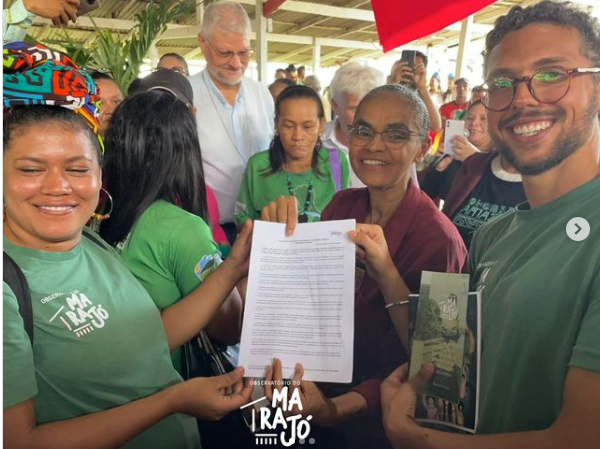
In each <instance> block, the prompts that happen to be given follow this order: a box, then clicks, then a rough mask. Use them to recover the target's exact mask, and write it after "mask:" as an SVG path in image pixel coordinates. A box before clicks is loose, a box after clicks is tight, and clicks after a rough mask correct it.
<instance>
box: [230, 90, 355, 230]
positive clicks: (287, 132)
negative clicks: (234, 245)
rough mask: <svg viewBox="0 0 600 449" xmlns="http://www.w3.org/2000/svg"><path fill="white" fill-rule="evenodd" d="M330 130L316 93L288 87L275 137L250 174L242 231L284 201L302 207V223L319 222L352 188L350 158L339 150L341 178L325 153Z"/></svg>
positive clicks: (239, 217) (239, 213) (240, 209)
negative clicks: (288, 199)
mask: <svg viewBox="0 0 600 449" xmlns="http://www.w3.org/2000/svg"><path fill="white" fill-rule="evenodd" d="M324 126H325V119H324V117H323V105H322V103H321V99H320V97H319V95H318V94H317V93H316V92H315V91H314V90H312V89H311V88H309V87H306V86H292V87H288V88H287V89H285V90H284V91H283V92H282V93H281V95H279V97H277V102H276V103H275V130H276V133H275V137H273V141H272V142H271V145H270V147H269V149H268V150H267V151H263V152H261V153H258V154H256V155H254V156H252V158H251V159H250V160H249V161H248V166H247V168H246V172H245V173H244V178H243V180H242V186H241V188H240V193H239V195H238V201H237V204H236V214H235V221H236V224H237V225H238V226H239V227H241V226H243V225H244V223H245V222H246V221H248V220H254V219H257V218H259V217H260V213H261V210H262V208H263V207H265V206H266V205H267V204H269V203H270V202H271V201H275V200H276V199H277V198H278V197H280V196H284V197H285V196H290V197H294V198H295V199H297V200H298V201H299V202H300V205H301V206H300V207H301V209H300V211H299V216H300V220H301V221H303V222H307V221H308V222H314V221H319V220H320V219H321V212H322V211H323V209H324V208H325V206H327V205H328V204H329V201H331V198H333V195H334V194H335V193H336V192H337V191H339V190H340V189H345V188H347V187H349V186H350V167H349V165H348V158H347V156H346V154H345V153H344V152H343V151H341V150H335V151H336V155H335V156H337V159H338V160H337V163H338V167H337V173H336V170H334V168H333V166H332V161H331V159H332V156H331V154H330V152H329V151H328V150H326V149H324V148H322V147H321V140H320V136H321V133H322V132H323V128H324ZM335 156H334V157H335Z"/></svg>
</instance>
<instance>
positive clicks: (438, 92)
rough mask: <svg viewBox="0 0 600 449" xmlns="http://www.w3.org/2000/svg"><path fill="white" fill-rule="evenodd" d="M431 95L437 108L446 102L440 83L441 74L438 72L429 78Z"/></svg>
mask: <svg viewBox="0 0 600 449" xmlns="http://www.w3.org/2000/svg"><path fill="white" fill-rule="evenodd" d="M429 95H430V96H431V99H432V100H433V102H434V103H435V105H436V108H437V109H439V107H440V106H441V105H443V104H444V93H443V92H442V87H441V84H440V75H439V74H438V73H437V72H436V73H434V74H433V75H431V78H429Z"/></svg>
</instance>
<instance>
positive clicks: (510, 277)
mask: <svg viewBox="0 0 600 449" xmlns="http://www.w3.org/2000/svg"><path fill="white" fill-rule="evenodd" d="M573 217H582V218H585V219H586V220H587V221H588V223H589V224H590V227H591V232H590V235H589V236H588V237H587V239H586V240H584V241H581V242H575V241H573V240H571V239H570V238H569V237H568V236H567V233H566V226H567V223H568V222H569V220H571V218H573ZM470 263H471V276H472V278H471V279H472V281H473V288H477V289H479V290H482V336H483V340H482V348H483V349H482V357H481V402H480V417H479V425H478V429H477V432H478V433H497V432H515V431H527V430H538V429H545V428H547V427H549V426H550V425H551V424H552V423H553V422H554V421H555V420H556V418H557V416H558V414H559V411H560V409H561V405H562V399H563V389H564V385H565V379H566V375H567V371H568V369H569V367H577V368H583V369H586V370H590V371H595V372H600V178H598V179H596V180H594V181H591V182H589V183H587V184H585V185H583V186H581V187H579V188H577V189H576V190H574V191H572V192H569V193H568V194H566V195H564V196H563V197H561V198H559V199H557V200H555V201H553V202H551V203H548V204H545V205H543V206H541V207H538V208H535V209H529V206H528V205H527V203H524V204H522V205H520V206H519V207H518V208H517V209H516V210H515V211H512V212H509V213H507V214H505V215H504V216H501V217H499V218H497V219H494V220H492V221H490V222H489V223H488V224H486V225H484V226H483V227H482V228H481V229H480V230H479V231H478V232H476V233H475V237H474V239H473V244H472V246H471V256H470Z"/></svg>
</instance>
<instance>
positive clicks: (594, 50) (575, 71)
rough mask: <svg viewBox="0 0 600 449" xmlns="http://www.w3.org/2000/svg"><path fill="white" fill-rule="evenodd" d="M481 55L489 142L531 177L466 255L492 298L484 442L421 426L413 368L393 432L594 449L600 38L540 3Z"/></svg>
mask: <svg viewBox="0 0 600 449" xmlns="http://www.w3.org/2000/svg"><path fill="white" fill-rule="evenodd" d="M486 44H487V45H486V47H487V50H486V60H485V72H486V88H485V90H484V93H483V97H482V100H483V102H484V104H485V105H486V107H487V108H488V124H489V129H490V133H491V135H492V138H493V140H494V144H495V148H496V149H497V150H498V151H499V152H500V153H501V154H502V155H503V156H504V157H506V159H508V160H509V161H510V163H511V164H512V165H513V166H515V167H516V168H517V169H518V170H519V171H520V172H521V173H522V175H523V185H524V188H525V192H526V195H527V200H528V202H527V203H523V204H521V205H519V206H518V207H517V209H516V210H515V211H514V212H510V213H507V214H506V215H503V216H502V217H500V218H499V219H496V220H494V221H492V222H490V223H488V224H486V225H485V226H483V227H482V228H481V229H480V230H479V231H478V232H477V233H476V234H475V237H474V239H473V244H472V250H471V254H470V271H471V279H472V283H473V285H472V288H474V289H478V290H480V291H481V292H482V296H483V301H482V302H483V308H482V343H483V353H482V358H481V394H480V404H479V405H480V413H479V424H478V427H477V433H479V434H482V435H479V436H475V437H464V436H460V435H449V434H443V433H440V432H437V431H432V430H428V429H424V428H421V427H419V426H417V425H416V424H415V422H414V420H413V419H412V417H413V416H414V406H415V396H414V391H415V389H416V388H417V387H419V386H420V385H422V384H423V383H425V382H426V381H427V380H428V379H429V378H430V376H431V374H432V372H433V366H432V365H431V364H429V365H426V366H424V367H423V369H422V370H421V372H420V373H419V375H417V376H416V377H415V378H413V379H411V380H410V381H406V375H407V372H408V370H407V369H406V367H402V368H399V369H397V370H396V371H395V372H394V374H392V376H390V377H389V378H388V379H387V380H386V381H385V383H384V385H383V386H382V390H381V394H382V403H383V415H384V416H383V419H384V425H385V427H386V432H387V435H388V437H389V439H390V440H391V441H392V443H393V445H394V446H395V447H398V448H400V447H402V448H406V449H410V448H428V449H429V448H461V449H470V448H477V449H492V448H494V449H495V448H511V449H521V448H536V449H542V448H544V449H553V448H556V449H559V448H560V449H564V448H590V449H591V448H596V447H598V442H599V441H600V427H599V426H598V417H600V129H599V128H600V127H599V123H598V113H599V111H600V102H599V95H600V78H599V76H600V75H599V72H600V70H599V69H598V68H599V67H600V26H599V24H598V21H597V20H596V19H593V18H592V17H591V16H590V15H588V14H586V13H584V12H581V11H579V10H577V9H575V8H574V7H573V6H570V5H566V4H563V3H559V2H552V1H543V2H541V3H539V4H537V5H535V6H532V7H529V8H525V9H523V8H521V7H515V8H513V9H512V10H511V11H510V12H509V13H508V15H507V16H505V17H503V18H501V19H499V20H498V21H497V22H496V25H495V29H494V30H493V31H492V32H491V33H490V34H489V35H488V37H487V42H486ZM573 219H575V220H574V221H573ZM586 235H587V238H585V237H586ZM584 238H585V239H584ZM483 434H487V435H483Z"/></svg>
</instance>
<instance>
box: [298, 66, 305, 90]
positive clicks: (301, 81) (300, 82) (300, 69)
mask: <svg viewBox="0 0 600 449" xmlns="http://www.w3.org/2000/svg"><path fill="white" fill-rule="evenodd" d="M305 76H306V67H304V66H303V65H301V66H300V67H298V85H300V86H303V85H304V78H305Z"/></svg>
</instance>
